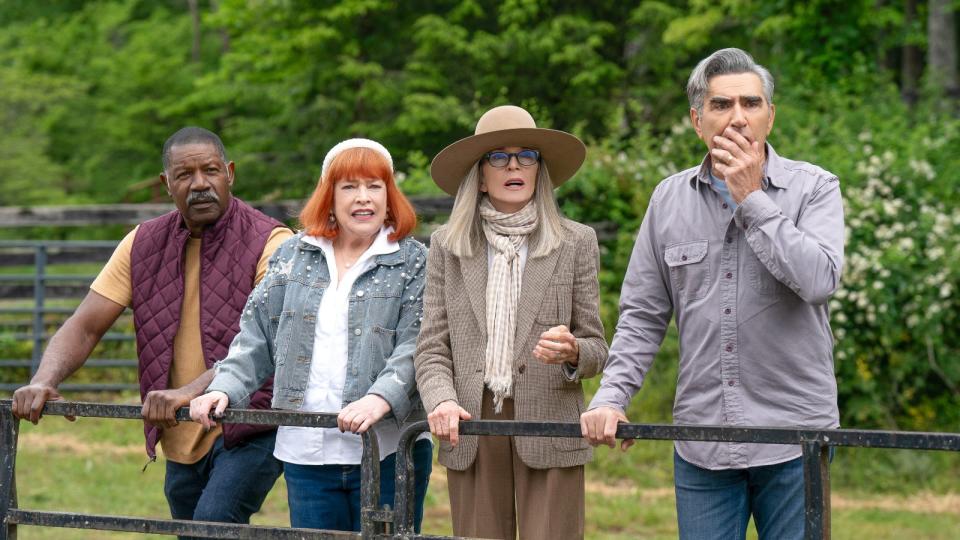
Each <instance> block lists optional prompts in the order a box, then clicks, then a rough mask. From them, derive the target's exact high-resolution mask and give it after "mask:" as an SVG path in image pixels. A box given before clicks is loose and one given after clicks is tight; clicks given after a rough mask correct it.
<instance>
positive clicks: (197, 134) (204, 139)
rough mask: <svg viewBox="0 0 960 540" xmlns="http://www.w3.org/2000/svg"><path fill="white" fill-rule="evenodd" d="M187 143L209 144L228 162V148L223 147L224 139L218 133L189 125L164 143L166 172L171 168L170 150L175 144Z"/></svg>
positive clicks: (162, 157)
mask: <svg viewBox="0 0 960 540" xmlns="http://www.w3.org/2000/svg"><path fill="white" fill-rule="evenodd" d="M187 144H209V145H210V146H212V147H214V149H216V151H217V153H218V154H220V159H221V160H222V161H223V162H224V163H226V162H227V150H226V149H225V148H224V147H223V141H221V140H220V137H218V136H217V134H216V133H214V132H212V131H210V130H207V129H203V128H202V127H195V126H188V127H185V128H182V129H180V130H178V131H177V132H176V133H174V134H173V135H171V136H170V138H168V139H167V141H166V142H165V143H163V155H162V156H161V159H162V160H163V170H164V172H166V171H167V170H168V169H169V168H170V150H172V149H173V147H174V146H184V145H187Z"/></svg>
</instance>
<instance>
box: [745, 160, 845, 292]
mask: <svg viewBox="0 0 960 540" xmlns="http://www.w3.org/2000/svg"><path fill="white" fill-rule="evenodd" d="M734 217H735V218H736V219H737V220H738V225H740V226H741V227H743V228H745V229H746V237H747V243H748V244H749V245H750V247H751V248H752V249H753V252H754V253H755V254H756V255H757V258H758V259H760V262H762V263H763V265H764V266H765V267H766V268H767V270H769V271H770V273H771V274H773V276H774V277H775V278H777V279H778V280H779V281H780V282H781V283H783V284H784V285H786V286H787V287H789V288H790V289H791V290H792V291H793V292H795V293H797V295H798V296H800V298H802V299H803V300H804V301H805V302H807V303H809V304H814V305H818V304H825V303H826V302H827V301H828V300H830V297H831V296H832V295H833V293H834V292H836V290H837V288H838V287H839V286H840V274H841V272H842V270H843V239H844V230H843V202H842V201H841V199H840V182H839V181H838V180H837V177H836V176H833V177H829V178H826V179H824V181H822V182H821V183H820V185H818V186H817V188H816V189H815V190H814V192H813V194H811V195H810V198H809V199H808V200H807V201H806V204H804V206H803V208H802V209H801V211H800V216H799V217H798V219H797V222H796V223H794V222H793V221H792V220H791V219H790V218H788V217H787V216H785V215H783V213H782V212H781V211H780V207H779V206H777V204H776V203H775V202H773V200H772V199H771V198H770V197H769V196H768V195H767V194H766V193H764V192H763V191H755V192H753V193H751V194H750V195H748V196H747V198H745V199H744V200H743V201H742V202H741V203H740V205H739V206H738V207H737V212H736V213H735V214H734Z"/></svg>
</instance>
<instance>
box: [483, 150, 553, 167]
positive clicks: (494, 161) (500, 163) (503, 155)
mask: <svg viewBox="0 0 960 540" xmlns="http://www.w3.org/2000/svg"><path fill="white" fill-rule="evenodd" d="M514 157H515V158H517V163H519V164H520V165H522V166H524V167H529V166H531V165H533V164H535V163H537V162H539V161H540V152H537V151H536V150H521V151H519V152H502V151H500V150H495V151H493V152H487V153H486V154H484V156H483V159H485V160H487V163H489V164H490V166H491V167H496V168H497V169H502V168H504V167H506V166H507V164H508V163H510V158H514Z"/></svg>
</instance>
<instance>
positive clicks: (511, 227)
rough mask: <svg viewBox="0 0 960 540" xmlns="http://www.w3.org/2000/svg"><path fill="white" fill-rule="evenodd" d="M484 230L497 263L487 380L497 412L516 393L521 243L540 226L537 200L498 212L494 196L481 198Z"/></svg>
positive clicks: (490, 294)
mask: <svg viewBox="0 0 960 540" xmlns="http://www.w3.org/2000/svg"><path fill="white" fill-rule="evenodd" d="M480 217H481V218H482V219H483V234H484V235H485V236H486V238H487V243H488V244H490V247H492V248H493V265H492V266H491V268H490V275H489V276H488V277H487V353H486V357H485V358H484V360H485V362H486V365H485V370H484V374H483V382H484V384H486V385H487V388H489V389H490V391H491V392H493V403H494V407H495V409H496V412H498V413H499V412H500V411H501V409H502V408H503V400H504V399H505V398H508V397H510V396H511V395H512V394H513V341H514V336H515V334H516V331H517V322H516V319H517V304H518V303H519V300H520V285H521V281H522V276H523V274H522V272H521V270H520V246H522V245H523V243H524V242H526V241H527V235H529V234H530V233H531V232H533V230H534V229H535V228H536V227H537V210H536V207H535V206H534V205H533V201H531V202H530V203H528V204H527V205H526V206H524V207H523V208H522V209H521V210H520V211H519V212H516V213H513V214H504V213H502V212H498V211H497V210H496V209H495V208H494V207H493V205H492V204H491V203H490V200H489V199H488V198H487V197H484V198H483V200H482V201H481V202H480Z"/></svg>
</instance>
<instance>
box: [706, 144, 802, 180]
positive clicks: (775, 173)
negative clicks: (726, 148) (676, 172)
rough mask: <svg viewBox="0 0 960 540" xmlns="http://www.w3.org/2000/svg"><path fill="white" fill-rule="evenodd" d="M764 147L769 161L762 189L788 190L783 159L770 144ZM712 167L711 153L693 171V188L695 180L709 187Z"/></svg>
mask: <svg viewBox="0 0 960 540" xmlns="http://www.w3.org/2000/svg"><path fill="white" fill-rule="evenodd" d="M764 146H765V148H766V151H767V159H766V161H764V163H763V182H762V188H763V189H764V190H766V189H767V187H769V186H773V187H775V188H777V189H787V183H786V182H785V181H784V180H783V179H784V178H785V177H786V175H785V174H784V172H785V169H784V166H783V158H781V157H780V155H779V154H777V152H776V151H775V150H774V149H773V146H771V145H770V143H764ZM712 166H713V163H712V161H711V160H710V153H709V152H707V155H706V156H704V158H703V161H701V162H700V166H699V167H697V168H696V169H694V170H693V172H694V175H693V176H692V177H690V185H691V187H695V185H694V183H693V182H694V181H695V180H696V181H699V182H702V183H704V184H706V185H708V186H709V185H710V169H711V168H712Z"/></svg>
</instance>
